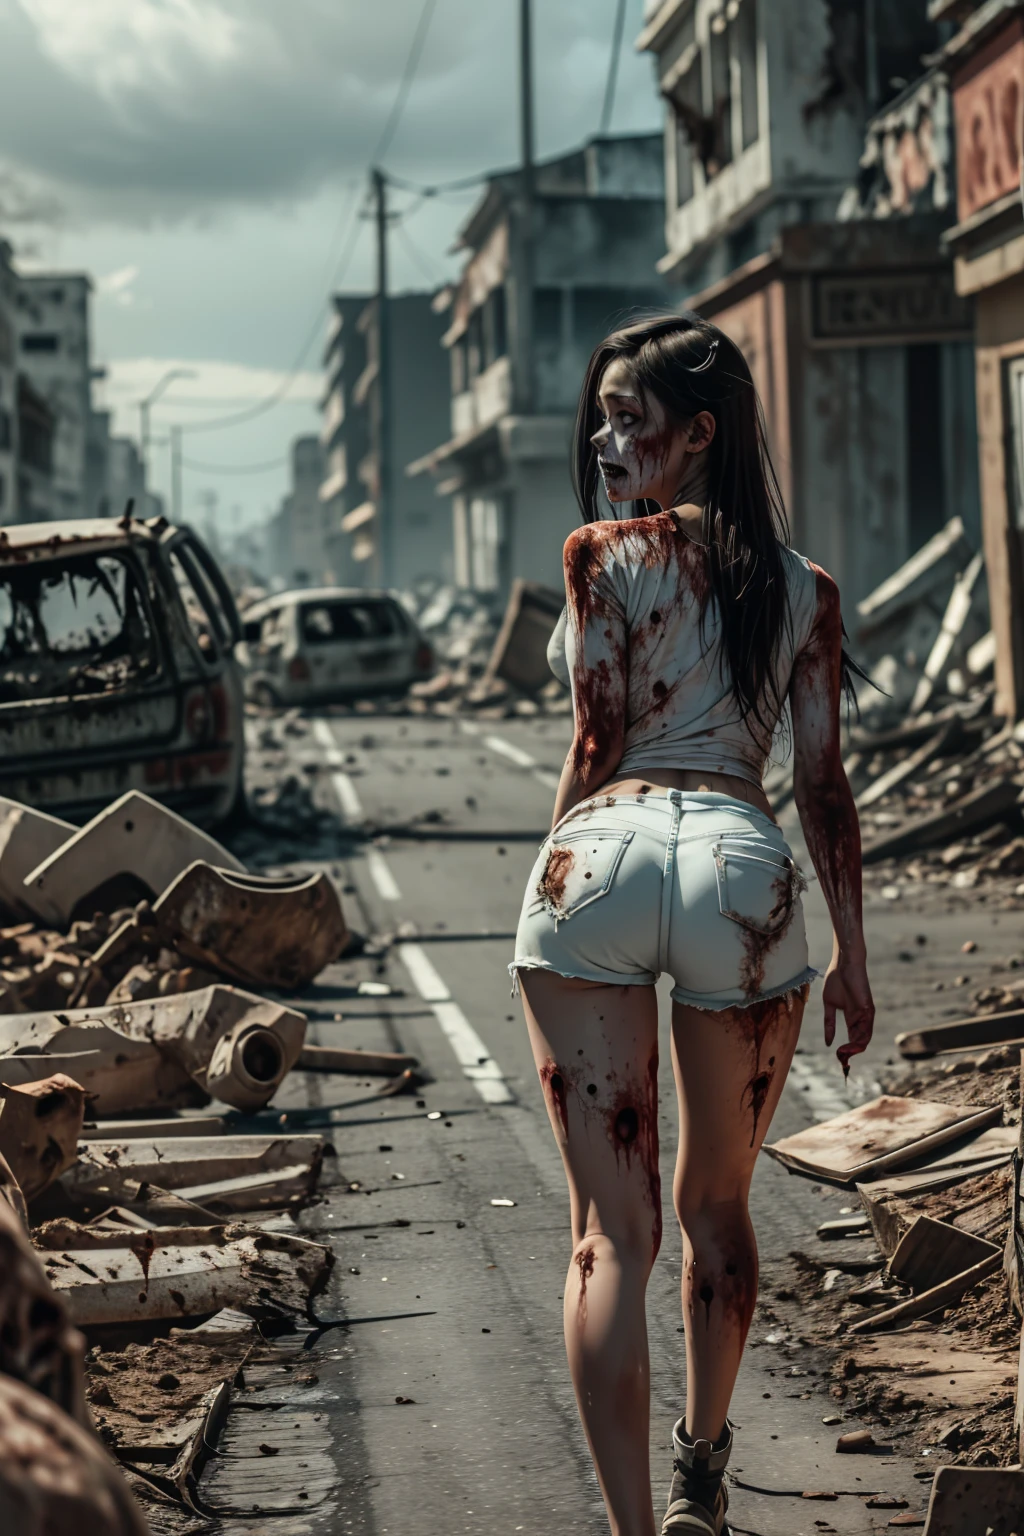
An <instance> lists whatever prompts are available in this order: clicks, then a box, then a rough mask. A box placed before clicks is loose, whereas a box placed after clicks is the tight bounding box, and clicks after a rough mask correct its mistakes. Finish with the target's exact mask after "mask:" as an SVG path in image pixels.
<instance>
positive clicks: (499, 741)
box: [484, 736, 537, 768]
mask: <svg viewBox="0 0 1024 1536" xmlns="http://www.w3.org/2000/svg"><path fill="white" fill-rule="evenodd" d="M484 746H485V747H490V749H491V751H492V752H499V753H500V754H501V756H502V757H507V758H508V760H509V762H510V763H515V764H516V766H517V767H518V768H536V766H537V759H536V758H535V757H531V756H530V754H529V752H524V751H523V749H522V747H517V746H514V745H513V743H512V742H511V741H506V740H505V738H504V737H503V736H485V737H484Z"/></svg>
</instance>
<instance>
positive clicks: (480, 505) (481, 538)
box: [469, 496, 502, 592]
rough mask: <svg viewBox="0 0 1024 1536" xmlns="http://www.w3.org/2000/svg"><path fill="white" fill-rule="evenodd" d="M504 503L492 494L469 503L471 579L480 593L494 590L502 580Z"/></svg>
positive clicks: (478, 497)
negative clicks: (502, 510) (495, 498)
mask: <svg viewBox="0 0 1024 1536" xmlns="http://www.w3.org/2000/svg"><path fill="white" fill-rule="evenodd" d="M501 534H502V529H501V506H500V505H499V503H498V502H497V501H495V500H494V499H493V498H492V497H490V496H474V497H473V499H472V501H471V502H470V504H469V544H470V578H471V581H472V584H473V586H474V587H475V588H476V590H477V591H478V592H494V591H496V590H497V588H498V586H499V583H500V579H501Z"/></svg>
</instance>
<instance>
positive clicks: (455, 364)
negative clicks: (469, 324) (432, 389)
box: [451, 336, 469, 395]
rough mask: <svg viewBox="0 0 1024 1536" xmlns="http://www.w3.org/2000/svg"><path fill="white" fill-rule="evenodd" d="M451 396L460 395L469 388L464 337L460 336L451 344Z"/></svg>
mask: <svg viewBox="0 0 1024 1536" xmlns="http://www.w3.org/2000/svg"><path fill="white" fill-rule="evenodd" d="M451 359H452V394H453V395H461V394H464V393H465V392H466V390H467V389H468V388H469V368H468V366H467V358H466V341H465V337H462V336H460V337H459V340H458V341H454V342H452V349H451Z"/></svg>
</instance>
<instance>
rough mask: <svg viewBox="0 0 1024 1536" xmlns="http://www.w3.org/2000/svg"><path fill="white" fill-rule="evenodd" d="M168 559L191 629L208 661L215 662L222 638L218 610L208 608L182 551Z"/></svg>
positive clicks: (171, 554) (174, 553) (202, 591)
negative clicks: (183, 557)
mask: <svg viewBox="0 0 1024 1536" xmlns="http://www.w3.org/2000/svg"><path fill="white" fill-rule="evenodd" d="M167 558H168V560H169V562H170V567H171V570H172V572H173V573H174V581H175V585H176V586H177V588H178V596H179V597H180V598H181V601H182V606H183V607H184V609H185V613H186V616H187V618H188V626H189V629H190V630H191V631H192V635H193V637H194V639H195V642H196V644H197V645H198V646H199V649H200V651H202V653H203V655H204V656H205V657H206V659H207V661H213V660H214V658H215V657H216V655H217V652H218V649H219V642H220V638H221V635H220V620H219V619H218V617H217V615H216V610H211V609H210V608H209V607H208V606H207V602H206V592H205V591H204V589H203V588H202V587H201V586H199V585H198V583H197V582H195V581H193V578H192V572H191V570H189V569H188V568H187V567H186V565H185V562H184V560H183V559H182V556H181V551H180V550H179V549H172V550H171V551H170V552H169V554H168V557H167Z"/></svg>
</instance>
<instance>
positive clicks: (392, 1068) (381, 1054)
mask: <svg viewBox="0 0 1024 1536" xmlns="http://www.w3.org/2000/svg"><path fill="white" fill-rule="evenodd" d="M296 1066H297V1067H298V1068H299V1069H300V1070H301V1071H303V1072H346V1073H350V1074H352V1075H353V1076H355V1077H361V1076H364V1077H365V1076H369V1077H396V1076H397V1075H398V1074H399V1073H400V1072H405V1071H407V1070H408V1069H409V1068H410V1067H418V1066H419V1058H418V1057H416V1056H408V1055H406V1054H405V1053H404V1052H402V1051H346V1050H336V1049H335V1048H334V1047H333V1046H331V1045H304V1046H303V1048H302V1050H301V1051H300V1052H299V1059H298V1061H297V1062H296Z"/></svg>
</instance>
